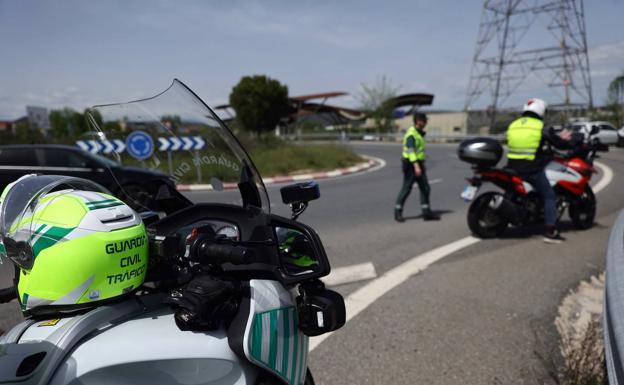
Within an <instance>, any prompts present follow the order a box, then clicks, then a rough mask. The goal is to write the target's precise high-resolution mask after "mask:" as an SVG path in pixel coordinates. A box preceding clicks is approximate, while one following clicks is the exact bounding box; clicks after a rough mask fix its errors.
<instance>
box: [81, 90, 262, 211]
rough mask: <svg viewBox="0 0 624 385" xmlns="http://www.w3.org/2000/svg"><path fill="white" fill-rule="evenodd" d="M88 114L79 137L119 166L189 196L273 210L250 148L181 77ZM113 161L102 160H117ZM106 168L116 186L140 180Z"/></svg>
mask: <svg viewBox="0 0 624 385" xmlns="http://www.w3.org/2000/svg"><path fill="white" fill-rule="evenodd" d="M87 118H88V120H89V126H90V127H91V130H92V132H90V133H88V137H90V138H93V139H91V140H84V141H82V143H79V145H81V147H83V149H85V150H87V151H89V152H91V153H92V154H94V155H99V156H104V157H107V158H108V159H111V160H114V161H115V162H117V163H118V164H119V165H121V168H122V169H123V168H124V167H128V166H129V167H131V169H132V170H133V172H137V173H143V174H142V175H147V174H149V175H152V177H154V178H165V179H170V180H171V181H173V182H174V183H175V184H176V185H177V189H178V190H179V191H183V192H184V193H185V194H186V195H187V197H188V198H189V199H190V200H191V201H193V202H194V203H200V202H213V203H229V204H235V205H240V206H244V205H251V206H256V207H259V208H261V209H262V210H263V211H264V212H266V213H268V212H269V211H270V209H269V207H270V205H269V198H268V194H267V191H266V188H265V186H264V184H263V183H262V179H261V178H260V175H259V173H258V171H257V169H256V167H255V166H254V164H253V162H252V161H251V159H250V157H249V155H248V154H247V152H246V151H245V150H244V149H243V147H242V146H241V144H240V143H239V141H238V140H237V139H236V137H234V135H233V134H232V132H231V131H230V130H229V128H228V127H227V126H225V124H224V123H223V122H222V121H221V120H220V119H219V118H218V117H217V115H216V114H215V113H214V112H213V111H212V110H211V109H210V107H208V106H207V105H206V104H205V103H204V102H203V101H202V100H201V99H200V98H199V97H198V96H197V95H196V94H195V93H194V92H193V91H191V90H190V89H189V88H188V87H187V86H186V85H185V84H183V83H182V82H181V81H179V80H177V79H176V80H174V81H173V83H172V84H171V86H169V88H167V89H166V90H165V91H164V92H162V93H160V94H158V95H156V96H154V97H151V98H148V99H142V100H136V101H131V102H127V103H119V104H108V105H100V106H95V107H93V108H91V109H89V111H88V116H87ZM110 163H111V164H113V165H114V163H113V162H110ZM113 165H110V164H109V165H107V166H105V167H108V168H109V169H110V168H113V167H118V166H113ZM137 167H138V168H140V169H142V170H136V168H137ZM110 175H111V178H114V179H115V183H116V186H117V187H118V189H113V191H114V192H115V190H117V191H118V192H121V193H122V195H123V194H124V193H127V196H130V197H132V196H136V195H137V193H136V191H137V190H141V188H142V186H141V185H140V184H137V183H135V182H133V181H132V180H121V177H119V175H120V174H119V173H116V172H110ZM185 191H186V192H185ZM122 198H123V197H122ZM140 202H141V200H138V203H139V205H140V204H141V203H140ZM135 203H136V202H135ZM145 206H147V205H145ZM134 207H135V208H136V204H135V205H134ZM144 209H145V210H151V208H150V207H144Z"/></svg>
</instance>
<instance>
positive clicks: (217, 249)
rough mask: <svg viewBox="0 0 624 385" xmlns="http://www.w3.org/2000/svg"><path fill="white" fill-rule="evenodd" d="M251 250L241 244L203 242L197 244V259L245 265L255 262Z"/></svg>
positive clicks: (254, 255)
mask: <svg viewBox="0 0 624 385" xmlns="http://www.w3.org/2000/svg"><path fill="white" fill-rule="evenodd" d="M255 257H256V254H255V253H254V252H253V250H251V249H248V248H246V247H243V246H233V245H225V244H216V243H209V242H203V243H202V244H201V245H200V246H199V260H200V261H206V262H211V261H214V262H217V263H231V264H233V265H246V264H250V263H254V262H256V258H255Z"/></svg>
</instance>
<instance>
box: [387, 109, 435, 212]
mask: <svg viewBox="0 0 624 385" xmlns="http://www.w3.org/2000/svg"><path fill="white" fill-rule="evenodd" d="M426 125H427V115H425V114H423V113H421V112H417V113H415V114H414V125H413V126H412V127H410V128H409V129H408V130H407V132H406V133H405V136H404V137H403V154H402V159H401V167H402V169H403V186H401V191H399V196H398V197H397V199H396V205H395V206H394V219H395V220H396V221H398V222H404V221H405V218H403V206H404V205H405V200H407V197H408V195H409V194H410V192H412V186H413V185H414V182H416V183H418V189H419V190H420V207H421V209H422V217H423V219H424V220H437V219H440V217H439V216H438V215H437V214H435V213H434V212H433V211H431V206H430V204H429V193H430V192H431V187H429V181H428V180H427V168H426V166H425V158H426V154H425V138H424V136H425V126H426Z"/></svg>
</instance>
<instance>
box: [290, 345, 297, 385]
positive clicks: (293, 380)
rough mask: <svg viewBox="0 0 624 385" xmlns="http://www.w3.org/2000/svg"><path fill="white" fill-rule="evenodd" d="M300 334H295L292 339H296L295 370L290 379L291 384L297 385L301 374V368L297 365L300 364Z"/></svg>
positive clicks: (294, 351) (294, 352) (294, 350)
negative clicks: (298, 376) (298, 375)
mask: <svg viewBox="0 0 624 385" xmlns="http://www.w3.org/2000/svg"><path fill="white" fill-rule="evenodd" d="M298 334H299V333H294V334H293V336H292V338H293V339H294V343H295V348H294V349H293V358H292V362H293V368H292V373H291V376H290V378H289V382H290V383H291V384H296V382H295V379H296V378H297V373H298V372H299V368H298V367H297V364H298V363H299V335H298Z"/></svg>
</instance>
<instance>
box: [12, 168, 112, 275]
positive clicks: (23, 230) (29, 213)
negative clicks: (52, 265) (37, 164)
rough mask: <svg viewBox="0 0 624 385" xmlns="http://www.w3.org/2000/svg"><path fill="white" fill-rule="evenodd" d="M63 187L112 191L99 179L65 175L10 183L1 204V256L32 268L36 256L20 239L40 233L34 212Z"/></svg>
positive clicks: (42, 176)
mask: <svg viewBox="0 0 624 385" xmlns="http://www.w3.org/2000/svg"><path fill="white" fill-rule="evenodd" d="M59 189H76V190H83V191H96V192H103V193H108V191H107V190H106V189H105V188H104V187H102V186H100V185H98V184H97V183H95V182H92V181H89V180H85V179H79V178H73V177H68V176H63V175H34V174H30V175H25V176H23V177H22V178H20V179H18V180H17V181H15V182H14V183H13V184H11V185H9V186H7V188H6V190H5V193H4V196H3V197H2V202H1V203H0V234H1V235H2V245H1V247H0V259H6V258H9V259H11V260H12V261H13V262H14V263H16V264H17V265H18V266H20V267H22V268H28V266H29V265H30V264H31V262H32V261H31V259H32V256H30V255H29V254H28V253H23V252H22V251H24V250H22V248H20V247H18V246H19V244H20V242H30V241H31V240H32V239H33V238H34V236H35V232H36V223H34V221H33V218H34V213H35V211H36V210H37V209H38V208H39V207H40V206H41V204H40V200H41V199H42V198H43V197H44V196H45V195H46V194H48V193H49V192H51V191H53V190H59Z"/></svg>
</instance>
